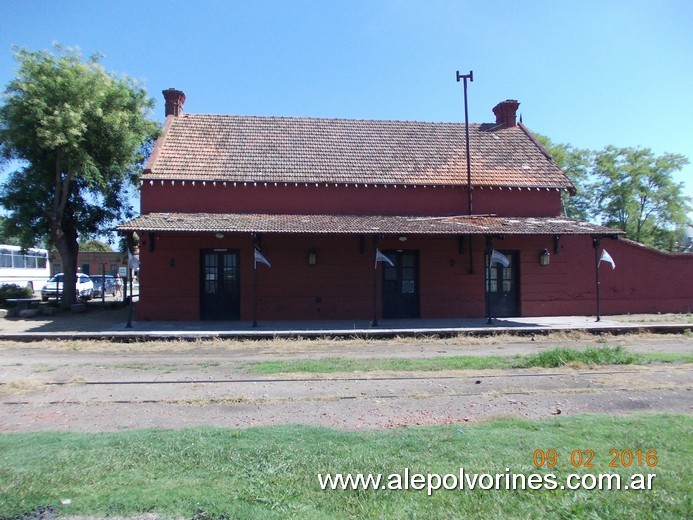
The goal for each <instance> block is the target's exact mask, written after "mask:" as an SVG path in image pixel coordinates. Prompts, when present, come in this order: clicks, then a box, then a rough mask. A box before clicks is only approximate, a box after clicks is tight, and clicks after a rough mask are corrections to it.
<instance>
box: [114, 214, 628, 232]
mask: <svg viewBox="0 0 693 520" xmlns="http://www.w3.org/2000/svg"><path fill="white" fill-rule="evenodd" d="M117 229H118V230H119V231H124V232H128V231H150V232H188V233H296V234H310V233H320V234H376V233H377V234H414V235H419V234H420V235H490V234H504V235H600V236H617V235H622V234H623V232H621V231H619V230H614V229H609V228H606V227H603V226H599V225H596V224H591V223H589V222H582V221H579V220H572V219H568V218H560V217H522V218H521V217H496V216H449V217H425V216H423V217H422V216H399V215H398V216H391V215H388V216H383V215H272V214H257V213H253V214H246V213H224V214H216V213H150V214H147V215H142V216H140V217H137V218H136V219H134V220H131V221H130V222H126V223H125V224H122V225H120V226H118V228H117Z"/></svg>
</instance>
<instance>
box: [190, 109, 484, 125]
mask: <svg viewBox="0 0 693 520" xmlns="http://www.w3.org/2000/svg"><path fill="white" fill-rule="evenodd" d="M190 116H192V117H219V118H237V119H266V120H288V121H326V122H334V121H343V122H364V123H420V124H431V125H451V126H464V123H463V122H460V121H424V120H418V119H368V118H349V117H323V116H266V115H257V114H211V113H191V112H185V113H183V114H182V115H180V116H178V119H185V118H186V117H190ZM485 124H488V123H469V126H470V127H472V126H482V125H485Z"/></svg>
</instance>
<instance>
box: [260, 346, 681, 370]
mask: <svg viewBox="0 0 693 520" xmlns="http://www.w3.org/2000/svg"><path fill="white" fill-rule="evenodd" d="M677 362H678V363H693V355H691V354H672V353H649V354H636V353H633V352H629V351H628V350H627V349H625V348H623V347H609V346H605V347H589V348H586V349H583V350H577V349H569V348H554V349H550V350H545V351H542V352H538V353H536V354H527V355H522V356H441V357H428V358H416V359H411V358H370V359H355V358H341V357H332V358H323V359H294V360H273V361H260V362H257V363H250V364H248V365H247V366H246V368H247V370H249V371H250V372H254V373H257V374H279V373H290V372H306V373H314V374H318V373H334V372H374V371H399V372H406V371H424V372H425V371H439V370H485V369H494V368H495V369H507V368H533V367H543V368H555V367H561V366H565V365H573V366H579V365H585V366H590V365H592V366H594V365H637V364H640V365H642V364H648V363H677Z"/></svg>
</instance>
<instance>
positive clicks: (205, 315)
mask: <svg viewBox="0 0 693 520" xmlns="http://www.w3.org/2000/svg"><path fill="white" fill-rule="evenodd" d="M239 260H240V255H239V253H238V251H237V250H229V249H213V250H204V251H202V258H201V262H200V265H201V267H202V272H201V275H200V292H201V296H200V317H201V319H203V320H237V319H239V318H240V314H241V305H240V294H241V290H240V289H241V284H240V273H239V263H240V262H239Z"/></svg>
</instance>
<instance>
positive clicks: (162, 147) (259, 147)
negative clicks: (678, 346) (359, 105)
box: [119, 89, 693, 320]
mask: <svg viewBox="0 0 693 520" xmlns="http://www.w3.org/2000/svg"><path fill="white" fill-rule="evenodd" d="M164 96H165V98H166V114H167V118H166V123H165V126H164V129H163V135H162V137H161V138H160V139H159V141H158V143H157V145H156V147H155V149H154V151H153V153H152V155H151V157H150V159H149V162H148V164H147V167H146V169H145V172H144V175H143V179H142V181H143V182H142V189H141V215H140V217H138V218H136V219H135V220H133V221H131V222H128V223H125V224H123V225H122V226H120V228H119V229H120V230H121V231H122V232H132V231H137V233H138V234H139V236H140V262H141V265H140V279H141V285H140V303H139V307H138V314H139V318H140V319H151V320H190V319H203V320H204V319H225V320H238V319H240V320H251V319H253V317H254V316H255V315H257V317H258V318H259V319H262V320H281V319H287V320H296V319H369V318H371V319H372V318H374V317H375V318H377V319H389V318H456V317H475V316H478V317H482V316H485V314H486V313H487V312H488V310H490V311H491V313H492V315H493V316H536V315H571V314H577V315H580V314H594V313H595V312H596V283H595V275H596V273H595V265H596V258H597V255H599V254H601V250H602V248H603V247H606V248H607V249H608V250H609V252H610V254H611V256H612V257H613V258H614V260H615V262H616V263H617V265H618V268H617V269H614V270H612V269H611V267H610V266H608V265H607V266H606V267H604V266H602V268H601V271H600V273H601V296H602V298H601V300H602V312H603V313H605V314H617V313H627V312H656V311H660V312H689V311H690V310H691V308H692V307H693V276H692V275H693V257H691V256H690V255H672V254H667V253H660V252H657V251H654V250H652V249H649V248H645V247H642V246H640V245H637V244H634V243H633V242H630V241H628V240H624V239H619V235H620V234H621V233H620V232H619V231H616V230H613V229H607V228H604V227H601V226H597V225H594V224H590V223H586V222H579V221H575V220H571V219H567V218H564V217H561V194H562V192H565V191H568V192H572V191H574V187H573V185H572V184H571V182H570V181H569V180H568V178H567V177H566V176H565V175H564V174H563V172H561V170H560V169H559V168H558V167H557V166H556V165H555V163H554V162H553V161H552V159H551V157H550V155H549V154H548V153H547V152H546V151H545V150H544V149H543V148H542V146H541V145H540V144H539V143H538V142H537V141H536V140H535V139H534V137H533V136H532V134H531V133H530V132H529V131H528V130H527V128H525V127H524V126H523V125H522V124H521V123H520V124H518V123H517V122H516V117H515V114H516V110H517V107H518V105H519V104H518V103H517V102H516V101H514V100H508V101H504V102H502V103H499V104H498V105H497V106H496V107H495V108H494V113H495V115H496V121H495V122H494V123H488V124H486V123H485V124H471V125H470V127H469V136H470V151H471V161H470V165H471V168H470V171H471V196H470V191H469V189H470V188H469V186H468V183H467V161H466V146H465V125H464V124H459V123H425V122H409V121H369V120H344V119H315V118H284V117H249V116H230V115H204V114H186V113H183V110H182V107H183V103H184V102H185V95H184V94H183V93H182V92H180V91H177V90H174V89H169V90H167V91H164ZM470 203H471V206H470ZM595 246H597V247H595ZM256 250H258V251H261V253H262V255H264V257H265V258H266V259H267V260H268V261H269V262H271V267H268V266H266V265H263V264H261V263H258V264H257V267H256V269H255V264H256V262H255V260H254V259H255V253H254V251H256ZM377 250H379V251H382V252H383V253H384V254H385V255H386V256H387V257H388V258H389V259H390V260H391V261H392V263H393V264H394V265H393V266H390V265H389V264H388V263H385V262H378V263H376V262H375V258H376V251H377ZM493 250H496V251H499V252H501V253H502V254H503V255H504V256H505V257H506V258H507V259H508V262H509V263H508V265H507V266H504V265H502V264H500V263H492V264H491V267H490V269H489V268H487V266H488V263H489V262H488V257H489V254H490V252H491V251H493ZM374 266H375V269H374ZM656 273H661V274H662V275H665V276H657V275H656ZM487 279H488V280H487ZM487 304H488V306H487Z"/></svg>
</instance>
